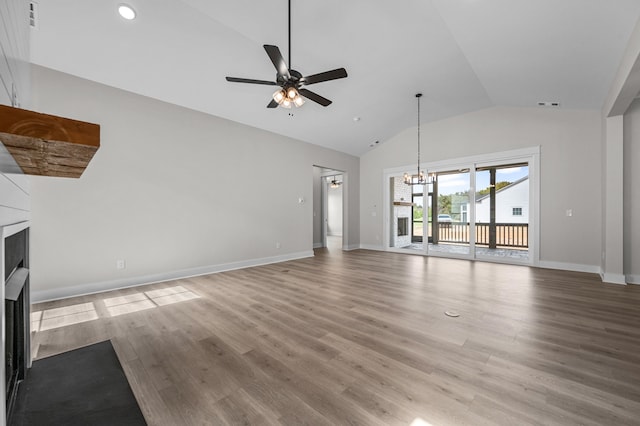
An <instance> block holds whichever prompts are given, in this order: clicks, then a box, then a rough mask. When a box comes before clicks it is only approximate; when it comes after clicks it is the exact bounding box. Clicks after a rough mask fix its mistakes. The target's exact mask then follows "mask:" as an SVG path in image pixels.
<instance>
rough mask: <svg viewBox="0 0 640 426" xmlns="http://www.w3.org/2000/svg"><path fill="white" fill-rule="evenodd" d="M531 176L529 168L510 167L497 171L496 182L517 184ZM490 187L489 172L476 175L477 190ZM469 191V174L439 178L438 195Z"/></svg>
mask: <svg viewBox="0 0 640 426" xmlns="http://www.w3.org/2000/svg"><path fill="white" fill-rule="evenodd" d="M528 174H529V167H528V166H522V167H510V168H505V169H498V170H497V171H496V182H501V181H507V182H515V181H516V180H518V179H520V178H521V177H524V176H527V175H528ZM488 186H489V171H488V170H485V171H480V172H477V173H476V188H477V190H481V189H484V188H487V187H488ZM468 190H469V173H457V174H451V175H440V176H438V193H439V194H441V195H448V194H454V193H456V192H464V191H468Z"/></svg>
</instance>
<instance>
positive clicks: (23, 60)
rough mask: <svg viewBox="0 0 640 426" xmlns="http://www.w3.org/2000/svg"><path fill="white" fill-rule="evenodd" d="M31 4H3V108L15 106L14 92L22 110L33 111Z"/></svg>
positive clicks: (12, 0)
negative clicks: (30, 44) (30, 60)
mask: <svg viewBox="0 0 640 426" xmlns="http://www.w3.org/2000/svg"><path fill="white" fill-rule="evenodd" d="M28 7H29V2H27V1H24V0H2V1H0V23H2V27H3V28H2V31H0V48H1V49H0V80H1V83H0V104H2V105H11V98H12V93H13V91H14V90H13V89H14V88H15V92H16V93H17V101H18V103H19V104H20V105H19V106H20V107H21V108H28V107H29V99H30V94H29V89H30V80H29V20H28V18H29V9H28Z"/></svg>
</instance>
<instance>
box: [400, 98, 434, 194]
mask: <svg viewBox="0 0 640 426" xmlns="http://www.w3.org/2000/svg"><path fill="white" fill-rule="evenodd" d="M421 97H422V93H416V98H417V99H418V173H417V174H415V175H410V174H409V173H405V174H404V176H403V179H404V183H406V184H407V185H426V184H429V183H432V181H433V177H432V176H429V177H428V178H427V176H426V175H425V173H424V170H420V98H421Z"/></svg>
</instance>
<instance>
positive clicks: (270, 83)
mask: <svg viewBox="0 0 640 426" xmlns="http://www.w3.org/2000/svg"><path fill="white" fill-rule="evenodd" d="M226 79H227V81H231V82H232V83H251V84H265V85H267V86H277V85H278V83H276V82H275V81H267V80H252V79H250V78H238V77H226Z"/></svg>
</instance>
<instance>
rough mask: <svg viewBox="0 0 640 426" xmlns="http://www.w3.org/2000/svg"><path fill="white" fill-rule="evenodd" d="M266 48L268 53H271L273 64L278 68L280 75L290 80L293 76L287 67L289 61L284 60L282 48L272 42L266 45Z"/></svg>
mask: <svg viewBox="0 0 640 426" xmlns="http://www.w3.org/2000/svg"><path fill="white" fill-rule="evenodd" d="M264 50H266V51H267V55H269V59H271V62H273V66H274V67H276V70H278V75H279V76H282V77H284V78H285V80H289V79H290V78H291V76H290V75H289V68H288V67H287V63H286V62H285V61H284V58H283V57H282V53H280V49H278V46H272V45H270V44H265V45H264Z"/></svg>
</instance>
